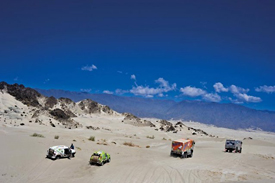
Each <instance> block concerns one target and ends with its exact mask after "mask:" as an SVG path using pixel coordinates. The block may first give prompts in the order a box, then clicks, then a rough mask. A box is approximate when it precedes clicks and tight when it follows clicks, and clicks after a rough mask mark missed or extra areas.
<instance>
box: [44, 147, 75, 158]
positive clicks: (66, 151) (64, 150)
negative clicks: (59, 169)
mask: <svg viewBox="0 0 275 183" xmlns="http://www.w3.org/2000/svg"><path fill="white" fill-rule="evenodd" d="M75 153H76V152H75V150H74V149H71V148H69V147H67V146H65V145H58V146H53V147H50V148H49V149H48V151H47V158H50V159H54V160H55V159H59V158H70V157H71V156H72V157H74V156H75Z"/></svg>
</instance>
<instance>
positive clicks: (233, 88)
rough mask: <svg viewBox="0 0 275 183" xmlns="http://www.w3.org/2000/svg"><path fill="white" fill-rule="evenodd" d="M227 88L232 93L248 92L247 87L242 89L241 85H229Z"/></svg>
mask: <svg viewBox="0 0 275 183" xmlns="http://www.w3.org/2000/svg"><path fill="white" fill-rule="evenodd" d="M229 90H230V92H231V93H233V94H238V93H247V92H249V89H244V88H241V87H238V86H235V85H231V86H230V87H229Z"/></svg>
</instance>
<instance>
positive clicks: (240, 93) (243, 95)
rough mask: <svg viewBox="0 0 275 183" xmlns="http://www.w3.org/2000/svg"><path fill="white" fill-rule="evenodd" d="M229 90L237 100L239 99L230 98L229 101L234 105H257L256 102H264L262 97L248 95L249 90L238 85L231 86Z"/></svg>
mask: <svg viewBox="0 0 275 183" xmlns="http://www.w3.org/2000/svg"><path fill="white" fill-rule="evenodd" d="M228 89H229V91H230V92H231V93H232V94H233V95H234V96H235V97H236V98H237V99H232V98H229V100H230V101H231V102H233V103H238V104H240V103H243V102H254V103H256V102H261V101H262V99H261V98H260V97H255V96H251V95H248V94H247V92H249V89H245V88H242V87H238V86H236V85H231V86H230V87H229V88H228Z"/></svg>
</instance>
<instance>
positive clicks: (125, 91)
mask: <svg viewBox="0 0 275 183" xmlns="http://www.w3.org/2000/svg"><path fill="white" fill-rule="evenodd" d="M115 92H116V94H119V95H123V94H124V93H129V91H128V90H122V89H116V91H115Z"/></svg>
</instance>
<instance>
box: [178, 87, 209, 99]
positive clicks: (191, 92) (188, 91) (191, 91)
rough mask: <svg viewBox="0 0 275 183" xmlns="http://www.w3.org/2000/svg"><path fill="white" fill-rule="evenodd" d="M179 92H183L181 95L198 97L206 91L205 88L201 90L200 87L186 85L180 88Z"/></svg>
mask: <svg viewBox="0 0 275 183" xmlns="http://www.w3.org/2000/svg"><path fill="white" fill-rule="evenodd" d="M180 92H182V93H183V95H186V96H189V97H198V96H202V95H204V94H206V93H207V92H206V91H205V90H202V89H200V88H196V87H191V86H186V87H184V88H180Z"/></svg>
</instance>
